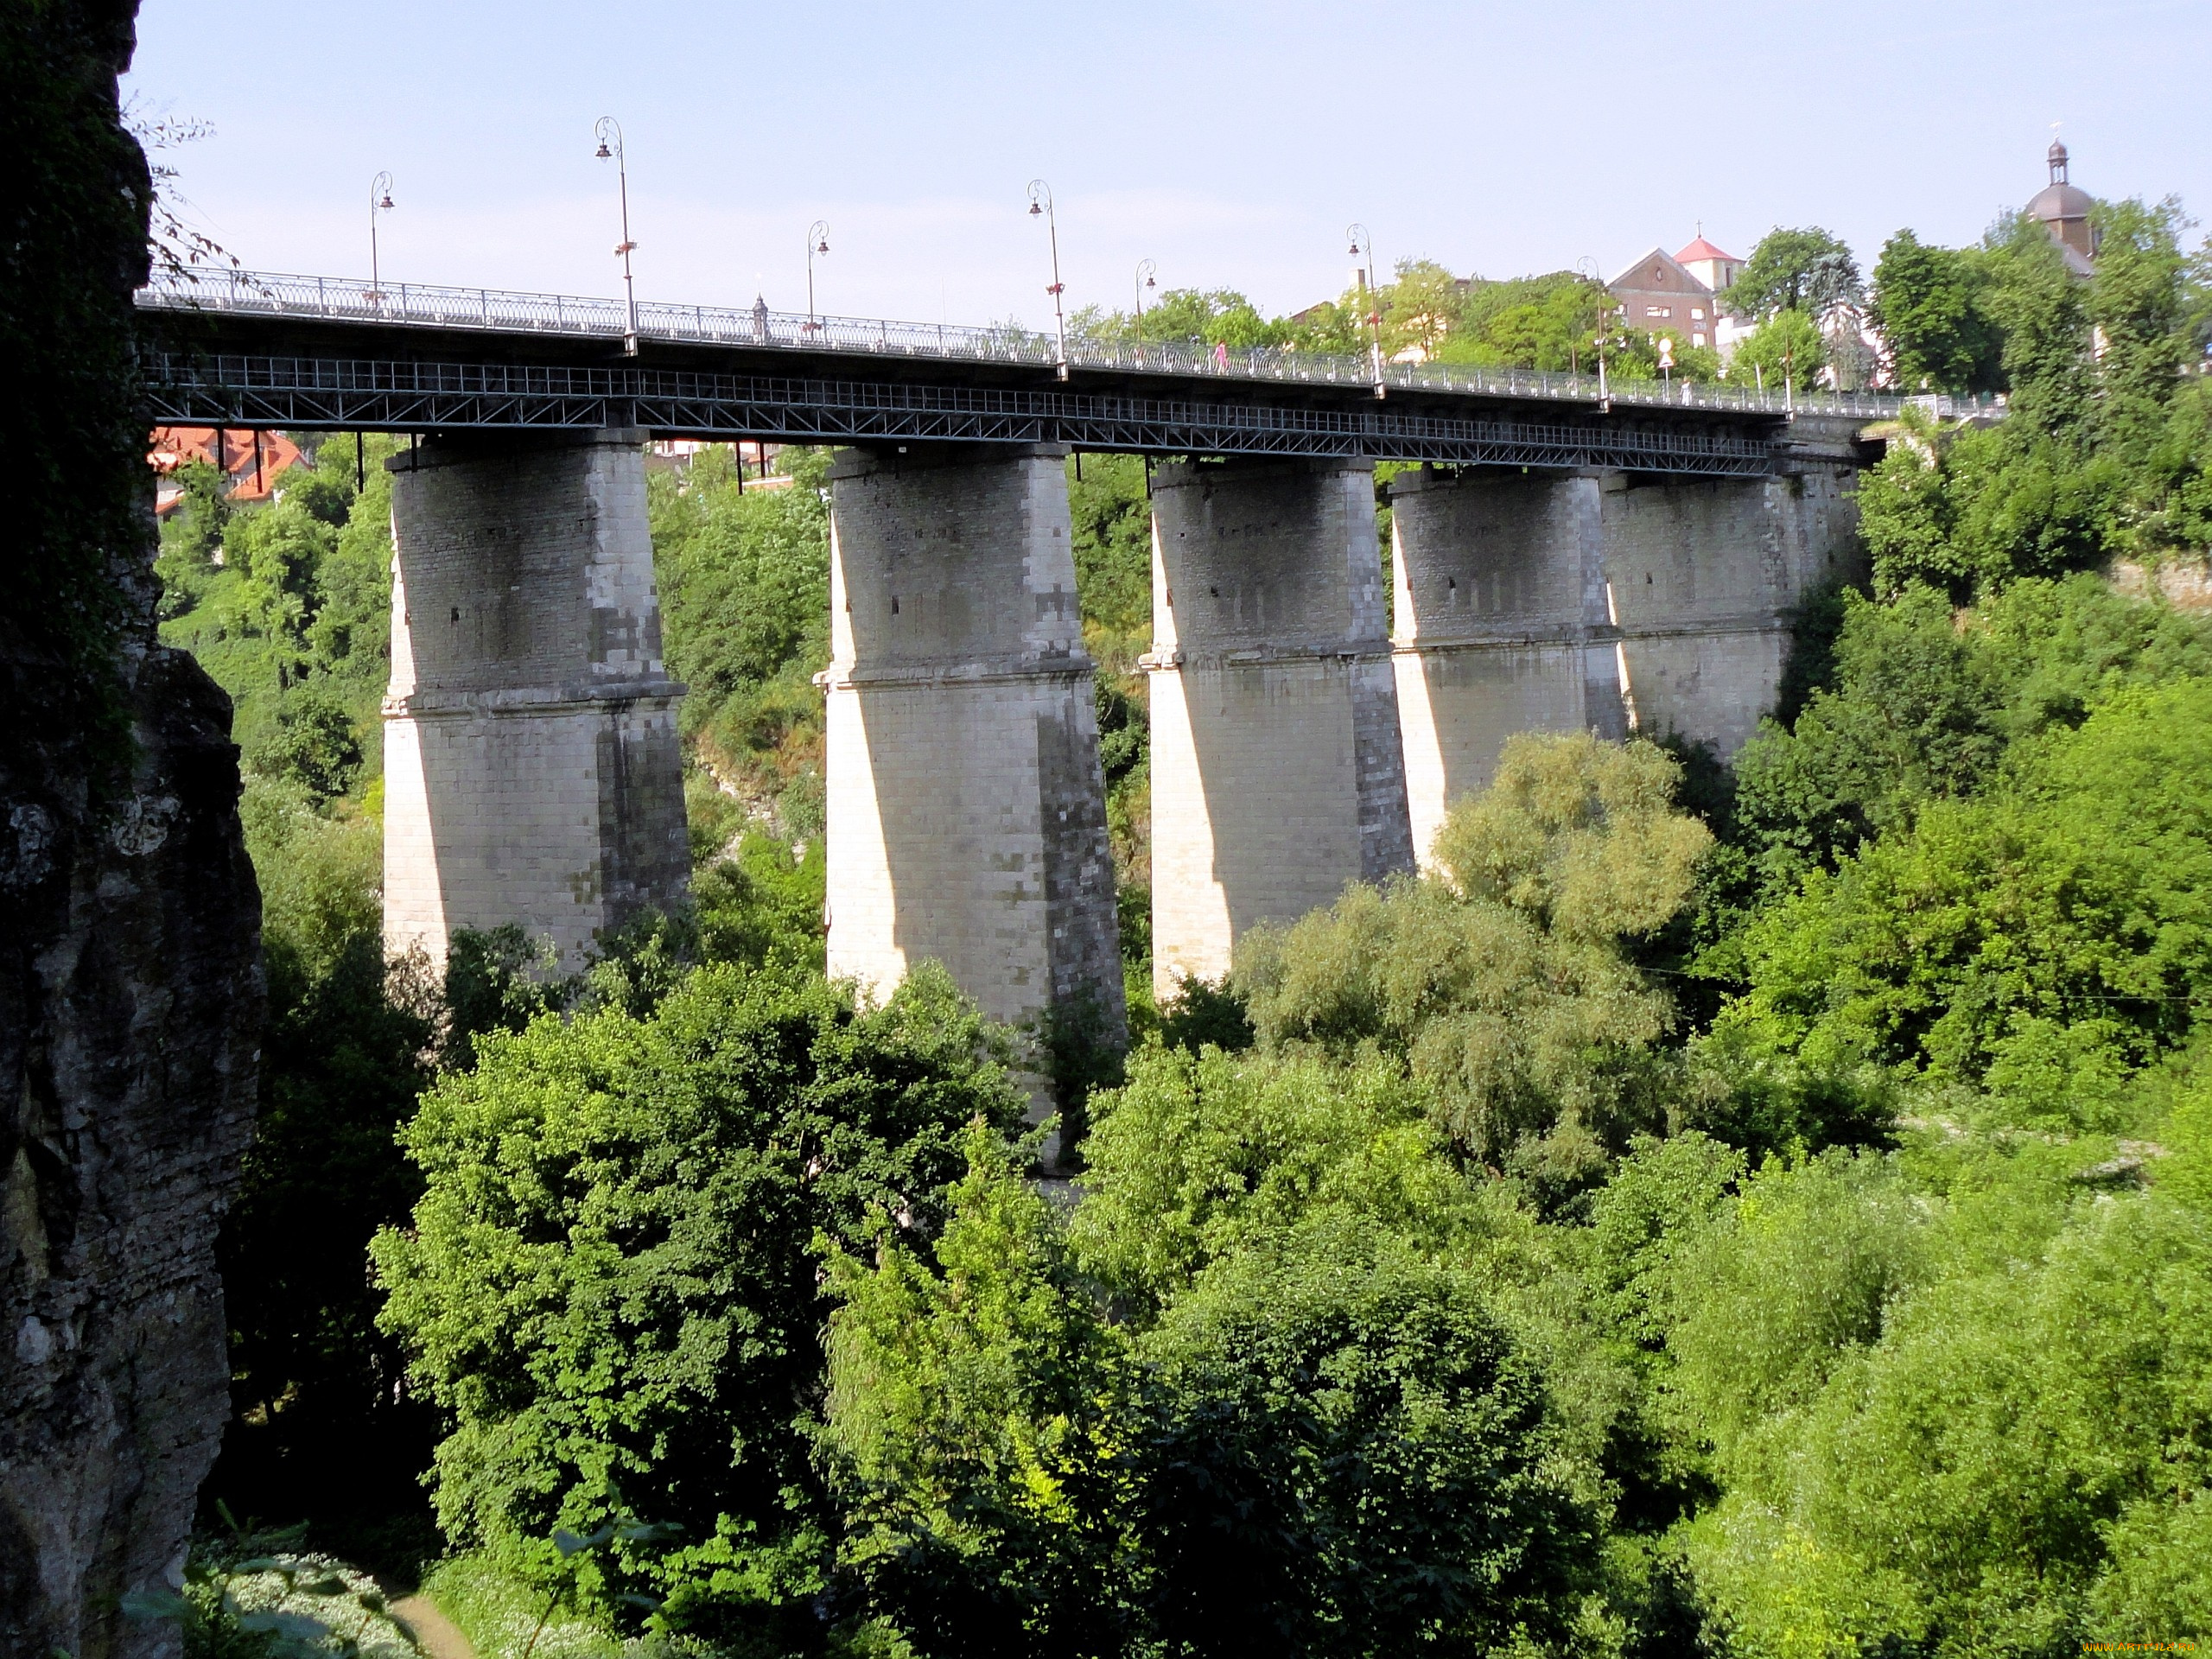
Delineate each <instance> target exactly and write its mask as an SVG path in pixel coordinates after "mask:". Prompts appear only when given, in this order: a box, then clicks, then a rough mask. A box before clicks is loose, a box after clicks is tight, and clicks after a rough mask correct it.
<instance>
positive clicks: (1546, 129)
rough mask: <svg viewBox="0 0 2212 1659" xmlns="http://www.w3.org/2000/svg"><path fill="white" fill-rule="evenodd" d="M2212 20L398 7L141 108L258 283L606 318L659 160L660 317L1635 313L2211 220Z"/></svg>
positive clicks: (147, 79) (1879, 3) (644, 259)
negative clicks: (1242, 298) (2070, 209)
mask: <svg viewBox="0 0 2212 1659" xmlns="http://www.w3.org/2000/svg"><path fill="white" fill-rule="evenodd" d="M2208 64H2212V4H2207V3H2205V0H2140V3H2116V4H2109V5H2093V4H2083V5H2075V6H2057V5H2052V4H2048V3H2044V0H2013V3H1995V0H1969V3H1952V4H1938V3H1929V0H1919V3H1904V0H1865V3H1859V4H1855V5H1852V6H1847V7H1846V6H1836V5H1826V6H1813V5H1802V4H1795V3H1774V0H1769V3H1739V0H1714V3H1695V4H1657V3H1650V0H1644V3H1628V4H1623V3H1613V0H1597V3H1591V0H1554V3H1548V4H1546V3H1522V4H1517V5H1514V6H1510V7H1497V6H1491V5H1446V4H1429V3H1396V4H1373V5H1365V4H1360V3H1356V0H1338V3H1335V4H1329V5H1319V4H1306V3H1277V4H1270V5H1231V4H1214V3H1207V0H1183V3H1177V4H1162V3H1154V0H1128V3H1124V4H1121V5H1117V6H1114V7H1103V8H1102V7H1083V6H1058V7H1054V6H1051V5H1046V4H1041V3H1033V4H1026V5H1013V4H1000V3H978V4H966V5H958V6H947V5H929V4H923V3H908V4H904V5H878V4H873V3H846V4H842V5H817V6H813V7H808V6H794V5H790V4H785V5H781V6H777V7H773V8H765V7H757V6H750V5H733V4H722V3H713V0H697V3H693V4H691V5H688V6H684V7H680V8H679V7H675V6H667V5H654V4H638V3H630V4H627V5H624V4H616V3H602V4H599V5H582V4H572V3H567V0H541V3H535V4H531V5H526V6H525V5H520V4H506V3H491V0H446V3H443V4H437V5H433V4H428V3H422V0H378V3H377V4H375V5H372V6H346V7H337V6H327V5H326V6H321V7H302V8H283V9H279V10H275V11H269V12H263V13H257V14H256V15H255V16H254V18H253V19H251V20H248V19H247V18H245V16H243V15H241V14H238V13H235V12H232V11H227V10H221V9H219V8H214V7H210V6H208V5H207V4H205V3H190V0H145V4H144V7H143V11H142V13H141V16H140V21H139V48H138V54H137V61H136V63H135V65H134V67H133V69H132V72H131V74H130V78H129V79H128V81H127V82H126V83H125V84H126V88H127V90H128V91H129V92H130V93H131V94H133V95H134V96H135V97H136V98H137V100H138V102H139V104H140V105H141V107H142V108H143V109H146V110H149V111H154V112H156V113H162V112H166V113H168V114H171V115H174V116H178V117H196V118H202V119H205V120H207V121H208V122H211V123H212V124H213V128H214V131H213V136H212V137H207V138H205V139H203V140H201V141H200V142H199V143H195V144H193V145H191V146H189V147H188V148H186V149H181V150H180V151H178V152H176V153H175V155H174V156H173V157H172V159H173V160H174V162H175V164H176V165H178V166H179V167H180V168H181V172H182V177H181V179H180V180H179V181H178V189H179V191H180V193H181V195H182V197H183V198H184V199H185V200H186V202H187V204H188V213H189V217H190V218H191V219H192V220H193V222H194V223H196V224H198V225H199V226H201V227H202V228H203V229H205V230H207V232H209V233H211V234H213V236H214V237H216V238H217V239H219V241H221V242H222V243H223V244H224V245H226V247H228V248H230V249H231V250H232V251H235V252H236V253H237V254H238V256H239V257H242V258H243V259H244V260H245V262H246V263H247V264H249V265H251V266H254V267H256V268H258V269H264V270H296V271H311V272H317V273H324V274H330V275H339V274H352V273H354V272H359V271H365V270H366V268H367V264H368V248H367V240H368V237H367V212H366V207H367V194H368V186H369V181H370V179H371V177H372V175H373V174H374V173H375V172H376V171H377V170H378V168H388V169H390V170H391V173H392V174H393V175H394V176H395V178H396V180H397V185H396V188H395V189H394V193H393V194H394V200H395V201H396V202H397V208H396V210H395V211H394V212H393V213H391V214H390V215H388V216H387V217H386V219H385V228H384V231H383V232H382V236H383V248H384V271H385V279H386V280H387V281H392V280H397V279H402V278H405V279H412V280H416V281H423V282H442V283H463V284H468V285H476V284H486V285H496V286H501V287H509V288H522V289H540V290H557V291H561V292H567V293H594V294H612V293H613V292H615V291H616V290H617V287H618V281H617V268H616V265H615V262H614V261H613V258H612V257H611V254H610V250H611V249H612V247H613V244H614V242H615V240H616V224H615V203H614V179H613V168H612V165H611V163H606V162H596V161H594V159H593V157H592V148H593V143H592V137H591V128H592V123H593V120H594V118H596V117H598V116H600V115H601V114H607V113H612V114H613V115H615V116H617V117H618V118H620V120H621V122H622V124H623V126H624V128H625V130H626V132H627V135H628V147H629V157H630V193H631V210H632V234H633V235H634V236H635V238H636V239H637V241H638V243H639V249H638V253H637V256H636V257H637V265H638V283H639V294H640V296H641V297H651V298H657V299H668V300H680V301H696V302H706V303H738V304H747V303H750V302H751V301H752V298H753V294H754V293H755V291H756V289H758V290H765V292H766V296H767V298H768V300H769V302H770V303H771V304H772V305H775V306H778V307H781V308H800V307H803V306H804V303H805V297H804V296H805V270H804V262H803V258H802V252H801V250H802V245H803V238H804V232H805V229H806V226H807V225H808V223H809V222H810V220H812V219H816V218H817V217H818V218H824V219H828V220H829V222H830V224H831V226H832V233H831V236H830V243H831V252H830V254H829V257H826V258H824V259H823V260H822V261H820V263H819V265H818V268H817V282H818V284H819V288H820V302H821V307H822V309H823V310H824V311H827V312H836V313H842V314H844V315H866V316H883V315H889V316H896V317H913V318H921V319H928V320H935V319H937V318H938V317H939V316H940V315H944V316H949V317H950V319H951V320H952V321H985V320H988V319H993V318H1003V317H1009V316H1014V317H1020V318H1021V319H1023V320H1025V321H1028V322H1031V323H1033V324H1035V323H1039V322H1041V321H1046V320H1047V319H1048V318H1049V314H1050V302H1049V300H1047V299H1046V297H1045V295H1044V292H1043V289H1044V286H1045V284H1046V283H1047V282H1048V281H1049V280H1050V277H1049V274H1048V271H1047V267H1046V248H1045V240H1044V235H1043V232H1042V230H1041V228H1040V227H1039V226H1037V225H1036V224H1035V223H1033V221H1032V220H1030V219H1028V218H1027V217H1026V216H1025V214H1024V213H1023V211H1022V210H1023V207H1024V205H1025V204H1024V199H1023V187H1024V186H1025V184H1026V183H1027V181H1028V180H1029V179H1031V178H1032V177H1034V176H1038V175H1042V176H1044V177H1045V178H1046V179H1048V180H1049V181H1051V183H1052V188H1053V190H1054V191H1055V193H1056V194H1057V199H1058V207H1059V219H1060V245H1061V254H1062V258H1063V261H1064V269H1065V277H1066V280H1067V283H1068V288H1069V301H1070V303H1071V306H1072V305H1076V304H1080V303H1083V302H1086V301H1094V302H1101V303H1104V304H1108V305H1119V306H1124V307H1126V306H1127V305H1128V295H1129V292H1130V289H1131V282H1132V277H1131V273H1132V270H1133V267H1134V266H1135V263H1136V262H1137V261H1138V260H1139V259H1141V258H1144V257H1150V258H1152V259H1154V260H1155V261H1156V262H1157V263H1158V265H1159V270H1160V283H1161V285H1162V286H1163V287H1166V286H1177V287H1181V286H1189V285H1197V286H1203V287H1214V286H1220V285H1233V286H1236V287H1240V288H1242V289H1245V290H1246V291H1247V292H1248V293H1249V294H1251V295H1252V296H1253V297H1254V298H1255V300H1257V301H1258V302H1260V304H1261V305H1262V308H1265V309H1268V310H1271V311H1283V310H1289V309H1294V308H1297V307H1299V306H1300V305H1303V304H1306V303H1308V302H1311V301H1312V300H1314V299H1316V298H1319V297H1322V296H1326V295H1330V294H1333V293H1334V292H1336V291H1337V290H1338V289H1339V288H1341V287H1342V286H1343V284H1344V281H1345V278H1346V276H1347V273H1348V270H1349V268H1350V264H1351V262H1350V260H1348V259H1347V258H1346V257H1345V253H1344V235H1343V232H1344V226H1345V225H1346V224H1347V223H1348V222H1350V221H1352V220H1355V219H1357V220H1361V221H1364V222H1365V223H1366V224H1368V225H1370V226H1372V227H1373V231H1374V238H1375V244H1376V248H1377V250H1378V251H1379V252H1380V254H1381V256H1382V257H1383V261H1384V262H1385V263H1386V264H1387V263H1389V262H1391V261H1394V260H1395V259H1398V258H1401V257H1408V256H1426V257H1432V258H1435V259H1439V260H1441V261H1442V262H1444V263H1445V264H1447V265H1449V266H1451V267H1452V269H1453V270H1457V271H1459V272H1462V273H1465V272H1467V271H1478V272H1480V273H1481V274H1483V275H1484V276H1491V277H1502V276H1513V275H1517V274H1521V273H1523V272H1527V271H1531V270H1555V269H1559V268H1560V267H1564V266H1570V265H1572V264H1574V263H1575V261H1576V259H1577V258H1578V257H1581V256H1585V255H1587V256H1590V257H1592V258H1594V259H1595V260H1596V261H1597V262H1598V263H1599V264H1601V265H1602V266H1604V267H1605V269H1606V270H1607V272H1608V273H1609V274H1610V273H1611V271H1612V270H1616V269H1618V267H1619V266H1621V265H1622V264H1625V263H1626V262H1627V261H1629V260H1630V259H1633V258H1635V257H1637V255H1639V254H1640V253H1642V252H1643V250H1644V249H1645V248H1647V247H1649V246H1650V245H1652V244H1653V243H1655V242H1656V243H1662V244H1664V245H1666V246H1668V247H1669V248H1670V249H1671V248H1674V247H1675V246H1678V245H1681V243H1684V242H1687V241H1688V239H1689V238H1690V237H1691V236H1692V235H1693V234H1694V232H1695V230H1696V227H1697V225H1698V223H1699V222H1700V220H1701V221H1702V222H1703V224H1704V227H1705V230H1706V232H1707V235H1708V236H1710V237H1712V238H1713V239H1714V240H1715V241H1717V242H1719V244H1720V245H1722V246H1724V247H1726V248H1727V249H1729V250H1730V251H1732V252H1735V253H1738V254H1747V253H1748V252H1750V251H1751V245H1752V244H1753V243H1755V242H1756V241H1757V240H1758V238H1759V236H1760V235H1761V234H1762V233H1764V232H1765V231H1766V230H1767V229H1768V228H1769V227H1770V226H1774V225H1777V224H1784V225H1799V224H1819V225H1822V226H1827V228H1828V229H1830V230H1832V231H1834V232H1836V233H1837V234H1839V235H1841V236H1842V237H1844V238H1846V239H1847V240H1848V241H1849V242H1850V243H1851V244H1852V245H1853V247H1854V248H1855V249H1856V250H1857V251H1859V256H1860V257H1861V259H1862V261H1864V262H1866V263H1867V264H1872V258H1873V257H1874V255H1875V253H1876V251H1878V248H1879V246H1880V244H1881V242H1882V240H1883V238H1885V237H1886V236H1887V235H1888V234H1889V233H1890V232H1892V231H1894V230H1896V229H1897V228H1898V227H1899V226H1911V227H1913V228H1914V229H1915V230H1916V231H1917V232H1920V234H1921V235H1922V236H1923V238H1934V239H1937V240H1941V241H1945V242H1953V243H1955V242H1961V241H1966V240H1969V239H1971V238H1974V237H1975V236H1977V235H1978V234H1979V233H1980V231H1981V229H1982V227H1983V226H1985V225H1986V223H1987V222H1988V221H1989V219H1991V218H1992V217H1993V215H1994V214H1995V213H1997V212H1998V211H1999V209H2001V208H2003V207H2006V206H2017V205H2018V204H2019V203H2021V202H2023V201H2024V200H2026V199H2027V197H2028V196H2029V195H2031V194H2032V193H2033V192H2034V191H2035V190H2036V189H2037V188H2039V187H2040V186H2041V184H2042V183H2043V176H2044V175H2043V153H2044V147H2045V146H2046V145H2047V144H2048V143H2050V131H2051V123H2053V122H2055V121H2056V122H2063V137H2065V139H2066V141H2067V143H2068V144H2069V147H2070V148H2071V149H2072V150H2073V152H2074V157H2075V169H2074V177H2075V182H2076V183H2078V184H2081V185H2083V186H2085V187H2086V188H2088V189H2090V190H2092V191H2094V192H2095V193H2097V194H2103V195H2144V196H2149V197H2158V196H2162V195H2165V194H2178V195H2180V196H2181V197H2182V198H2183V200H2184V203H2185V204H2186V205H2188V206H2189V207H2191V208H2193V209H2195V210H2196V211H2198V212H2200V213H2202V212H2208V211H2212V119H2208V118H2207V114H2206V111H2207V109H2208V106H2212V98H2208V89H2207V82H2206V74H2207V65H2208Z"/></svg>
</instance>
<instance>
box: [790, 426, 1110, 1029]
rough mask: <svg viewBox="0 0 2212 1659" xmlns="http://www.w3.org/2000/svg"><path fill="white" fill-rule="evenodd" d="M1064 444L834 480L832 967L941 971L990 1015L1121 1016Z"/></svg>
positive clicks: (961, 454) (899, 459)
mask: <svg viewBox="0 0 2212 1659" xmlns="http://www.w3.org/2000/svg"><path fill="white" fill-rule="evenodd" d="M1064 457H1065V451H1064V450H1063V449H1061V448H1058V446H1038V447H1033V448H1032V447H1024V448H1007V447H1006V446H998V447H996V448H991V449H988V450H985V449H971V448H960V447H955V446H943V447H938V446H930V447H926V448H925V446H922V445H919V444H915V445H912V446H909V447H908V448H906V450H904V451H900V450H896V449H893V450H890V451H887V452H886V453H882V454H870V453H867V452H862V451H859V450H848V451H845V452H843V453H842V454H840V455H839V456H838V458H837V461H836V464H835V465H834V466H833V467H832V468H831V471H830V479H831V508H830V577H829V603H830V664H829V669H828V671H826V672H825V673H824V674H823V676H822V677H821V679H822V684H823V687H824V689H825V690H826V692H827V698H828V720H829V760H828V770H829V971H830V972H831V974H833V975H837V976H851V977H853V978H855V979H856V980H858V981H859V982H861V984H862V985H863V986H865V987H867V988H868V989H869V990H870V991H871V992H872V993H874V994H875V995H886V994H887V993H888V992H889V991H890V990H891V988H893V987H894V986H895V985H897V983H898V982H899V981H900V980H901V979H902V978H904V977H905V976H906V972H907V971H908V969H910V968H911V967H912V965H913V964H914V963H918V962H920V961H922V960H925V959H928V958H934V959H935V960H937V961H938V962H941V963H944V966H945V968H946V969H948V970H949V971H950V974H951V975H952V977H953V979H954V980H955V982H957V983H958V984H959V986H960V987H961V988H962V989H963V990H964V991H965V992H967V993H968V995H970V996H971V997H973V998H975V1000H976V1002H977V1004H978V1005H979V1006H980V1007H982V1010H983V1012H984V1013H986V1014H988V1015H990V1016H991V1017H992V1018H993V1019H995V1020H1007V1021H1017V1020H1025V1019H1027V1018H1029V1017H1031V1016H1033V1015H1035V1014H1039V1013H1041V1012H1043V1011H1044V1010H1046V1008H1047V1007H1052V1006H1061V1005H1066V1004H1068V1003H1069V1002H1071V1001H1073V1000H1075V999H1079V998H1088V999H1091V1000H1093V1001H1094V1002H1095V1004H1096V1007H1097V1010H1098V1012H1099V1013H1100V1014H1102V1015H1103V1017H1104V1020H1105V1022H1106V1026H1107V1029H1108V1032H1109V1035H1110V1036H1113V1037H1116V1038H1118V1036H1119V1034H1120V1033H1121V1032H1122V1030H1123V1028H1124V1025H1125V1010H1124V1007H1123V1001H1122V977H1121V957H1120V947H1119V940H1118V937H1117V933H1118V930H1117V928H1116V921H1115V911H1114V869H1113V859H1112V855H1111V853H1110V851H1109V845H1108V841H1107V833H1106V789H1105V779H1104V776H1103V773H1102V772H1101V771H1100V768H1099V762H1098V728H1097V715H1096V704H1095V702H1094V701H1093V690H1092V683H1091V664H1090V657H1089V655H1088V654H1087V653H1086V652H1085V651H1084V645H1083V626H1082V620H1081V618H1080V615H1079V613H1078V612H1077V606H1076V590H1075V557H1074V552H1073V549H1072V545H1071V530H1070V524H1069V518H1068V499H1067V480H1066V474H1065V470H1064V466H1063V461H1064Z"/></svg>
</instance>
